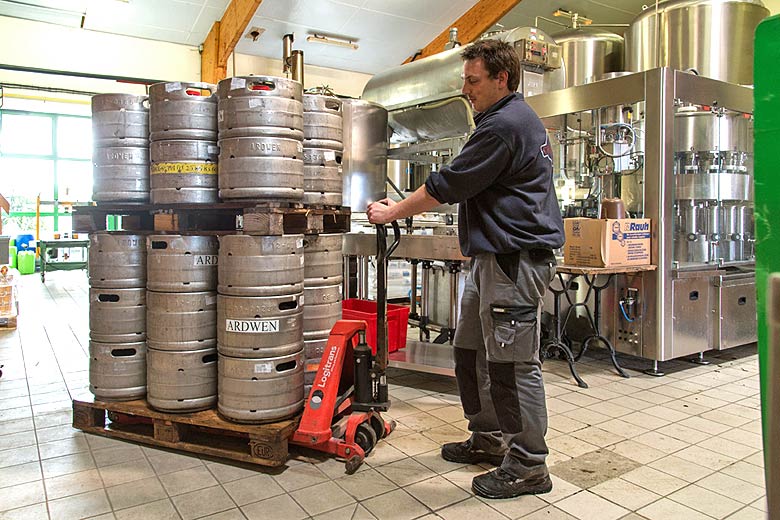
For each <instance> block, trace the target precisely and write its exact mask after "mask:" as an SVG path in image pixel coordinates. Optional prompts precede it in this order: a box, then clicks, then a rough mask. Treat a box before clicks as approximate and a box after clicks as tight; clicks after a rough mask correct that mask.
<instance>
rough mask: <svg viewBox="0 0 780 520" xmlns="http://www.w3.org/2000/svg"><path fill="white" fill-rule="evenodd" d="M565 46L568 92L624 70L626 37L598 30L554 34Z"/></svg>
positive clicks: (581, 29) (588, 28)
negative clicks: (570, 89) (571, 88)
mask: <svg viewBox="0 0 780 520" xmlns="http://www.w3.org/2000/svg"><path fill="white" fill-rule="evenodd" d="M552 37H553V39H554V40H555V43H557V44H558V45H560V46H561V57H562V59H563V68H564V84H565V88H569V87H575V86H577V85H583V84H585V83H587V82H588V81H589V80H591V79H593V78H600V77H601V76H603V75H604V74H607V73H609V72H618V71H622V70H625V69H624V68H623V52H624V49H623V37H622V36H620V35H618V34H615V33H613V32H610V31H606V30H604V29H599V28H596V27H578V28H576V29H567V30H565V31H562V32H559V33H557V34H554V35H553V36H552Z"/></svg>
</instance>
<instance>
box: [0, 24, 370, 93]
mask: <svg viewBox="0 0 780 520" xmlns="http://www.w3.org/2000/svg"><path fill="white" fill-rule="evenodd" d="M280 49H281V44H280ZM280 52H281V50H280ZM0 64H3V65H15V66H22V67H30V68H37V69H47V70H57V71H71V72H77V73H84V74H100V75H109V76H122V77H132V78H142V79H151V80H168V81H198V80H199V79H200V54H199V52H198V49H197V48H196V47H193V46H188V45H179V44H174V43H166V42H158V41H153V40H144V39H140V38H132V37H129V36H119V35H114V34H108V33H100V32H96V31H86V30H83V29H76V28H71V27H63V26H59V25H52V24H46V23H40V22H32V21H28V20H21V19H17V18H9V17H4V16H0ZM304 72H305V75H304V81H305V85H304V86H305V87H306V88H309V87H313V86H319V85H328V86H330V87H331V88H332V89H333V90H334V92H336V93H338V94H341V95H346V96H353V97H358V96H360V94H361V93H362V91H363V86H364V85H365V84H366V83H367V82H368V80H369V79H370V78H371V75H369V74H360V73H355V72H345V71H341V70H334V69H326V68H322V67H314V66H311V65H306V66H305V69H304ZM249 74H267V75H272V76H281V75H282V62H281V59H278V60H276V59H269V58H262V57H258V56H248V55H240V54H239V55H236V56H235V64H234V60H233V59H231V60H230V62H229V63H228V75H229V76H232V75H249ZM0 82H3V83H14V84H20V85H35V86H38V87H56V88H60V89H70V90H75V91H86V92H127V93H135V94H142V93H144V91H145V88H144V86H142V85H134V84H131V83H117V82H115V81H108V80H95V79H90V78H79V77H73V76H54V75H50V74H37V73H27V72H16V71H8V70H0ZM20 92H21V93H20ZM6 93H7V94H8V95H9V98H10V99H13V98H12V96H13V95H24V96H27V97H32V98H35V97H43V96H42V95H41V93H35V92H34V91H24V92H22V91H18V90H14V92H6ZM48 96H49V97H51V94H48ZM57 97H59V98H63V99H65V98H69V97H72V96H68V95H67V94H58V95H57ZM77 97H79V96H77ZM81 97H83V96H81Z"/></svg>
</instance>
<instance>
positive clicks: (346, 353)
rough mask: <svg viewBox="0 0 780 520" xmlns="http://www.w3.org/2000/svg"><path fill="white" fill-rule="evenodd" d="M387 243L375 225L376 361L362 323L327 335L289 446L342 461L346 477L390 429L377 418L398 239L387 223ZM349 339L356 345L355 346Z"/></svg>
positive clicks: (383, 404)
mask: <svg viewBox="0 0 780 520" xmlns="http://www.w3.org/2000/svg"><path fill="white" fill-rule="evenodd" d="M392 226H393V234H394V237H393V242H392V243H391V244H390V246H388V245H387V230H386V229H385V226H383V225H377V226H376V227H377V233H376V235H377V256H376V259H377V262H376V263H377V327H376V335H377V341H376V355H375V356H374V355H372V353H371V347H369V346H368V345H367V344H366V322H364V321H355V320H339V321H338V322H336V325H334V326H333V329H331V331H330V336H329V337H328V343H327V345H326V347H325V352H324V353H323V354H322V360H321V361H320V366H319V368H318V370H317V376H316V378H315V380H314V384H313V385H312V389H311V391H310V393H309V399H308V401H307V402H306V405H305V406H304V409H303V416H302V417H301V422H300V425H299V426H298V429H297V430H296V431H295V433H294V434H293V436H292V438H291V439H290V443H291V444H296V445H298V446H304V447H306V448H310V449H314V450H317V451H323V452H325V453H331V454H333V455H335V456H336V457H338V458H342V459H344V460H345V461H346V472H347V474H349V475H351V474H352V473H354V472H355V471H357V469H358V467H360V465H361V464H362V463H363V459H364V458H365V456H366V455H367V454H368V453H370V452H371V450H372V449H373V448H374V446H376V443H377V442H378V441H379V440H380V439H382V438H384V437H386V436H388V435H389V434H390V432H392V431H393V430H394V429H395V421H386V420H384V419H383V418H382V415H381V412H385V411H387V410H388V409H389V408H390V398H389V396H388V390H387V377H386V375H385V370H386V368H387V356H388V343H387V262H388V259H389V258H390V255H391V254H392V253H393V251H394V250H395V248H396V247H398V243H399V241H400V238H401V236H400V235H401V232H400V229H399V227H398V223H397V222H393V223H392ZM355 336H357V338H358V341H357V345H355Z"/></svg>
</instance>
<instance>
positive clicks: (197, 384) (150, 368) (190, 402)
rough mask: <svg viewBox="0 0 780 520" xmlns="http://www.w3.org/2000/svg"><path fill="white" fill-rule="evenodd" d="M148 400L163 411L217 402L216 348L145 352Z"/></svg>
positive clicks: (188, 409) (192, 409)
mask: <svg viewBox="0 0 780 520" xmlns="http://www.w3.org/2000/svg"><path fill="white" fill-rule="evenodd" d="M146 365H147V371H146V385H147V395H146V400H147V402H148V403H149V405H150V406H151V407H152V408H156V409H157V410H162V411H164V412H197V411H199V410H208V409H209V408H213V407H214V406H215V405H216V404H217V349H216V348H207V349H201V350H184V351H177V352H172V351H165V350H156V349H153V348H149V350H148V351H147V353H146Z"/></svg>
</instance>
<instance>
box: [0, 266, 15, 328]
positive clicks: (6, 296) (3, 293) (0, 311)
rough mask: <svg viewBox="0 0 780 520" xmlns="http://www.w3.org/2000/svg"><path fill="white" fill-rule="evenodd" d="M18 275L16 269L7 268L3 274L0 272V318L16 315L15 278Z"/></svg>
mask: <svg viewBox="0 0 780 520" xmlns="http://www.w3.org/2000/svg"><path fill="white" fill-rule="evenodd" d="M4 269H5V268H4ZM18 276H19V272H18V271H17V270H16V269H7V271H6V275H5V276H3V275H2V274H0V318H10V317H13V316H16V313H17V303H16V278H17V277H18Z"/></svg>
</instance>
